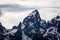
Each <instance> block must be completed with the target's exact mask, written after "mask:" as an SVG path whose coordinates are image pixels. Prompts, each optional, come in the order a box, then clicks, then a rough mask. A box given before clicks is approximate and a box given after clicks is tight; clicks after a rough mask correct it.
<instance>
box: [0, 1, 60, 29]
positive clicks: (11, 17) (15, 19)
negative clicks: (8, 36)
mask: <svg viewBox="0 0 60 40" xmlns="http://www.w3.org/2000/svg"><path fill="white" fill-rule="evenodd" d="M34 9H38V11H39V13H40V16H41V18H42V19H44V20H46V21H47V20H51V19H52V18H53V17H55V16H57V15H60V0H0V10H1V12H2V14H1V13H0V22H1V23H2V24H3V25H4V26H5V27H6V28H8V29H10V28H12V26H14V25H18V24H19V22H20V21H21V22H22V21H23V19H24V18H25V17H26V16H28V14H30V13H31V12H32V11H33V10H34Z"/></svg>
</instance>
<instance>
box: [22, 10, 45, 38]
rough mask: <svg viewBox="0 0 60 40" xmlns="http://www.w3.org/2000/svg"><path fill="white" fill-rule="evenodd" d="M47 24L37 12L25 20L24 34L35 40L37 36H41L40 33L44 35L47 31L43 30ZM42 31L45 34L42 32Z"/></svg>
mask: <svg viewBox="0 0 60 40" xmlns="http://www.w3.org/2000/svg"><path fill="white" fill-rule="evenodd" d="M45 23H46V22H45V21H44V20H41V18H40V14H39V12H38V11H37V10H35V11H33V12H32V13H31V14H29V15H28V16H27V17H26V18H25V19H24V21H23V24H24V25H25V28H24V32H25V34H26V35H27V36H28V37H30V38H33V37H34V36H35V35H37V36H40V35H41V34H40V33H42V34H43V33H44V31H45V30H44V29H43V28H41V27H43V26H44V25H45ZM42 29H43V32H41V31H42Z"/></svg>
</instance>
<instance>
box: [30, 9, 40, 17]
mask: <svg viewBox="0 0 60 40" xmlns="http://www.w3.org/2000/svg"><path fill="white" fill-rule="evenodd" d="M36 14H38V15H39V12H38V10H34V11H33V12H32V13H30V14H29V16H35V15H36ZM39 16H40V15H39Z"/></svg>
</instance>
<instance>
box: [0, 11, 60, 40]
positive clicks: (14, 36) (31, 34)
mask: <svg viewBox="0 0 60 40" xmlns="http://www.w3.org/2000/svg"><path fill="white" fill-rule="evenodd" d="M23 27H24V28H23ZM0 40H60V16H56V17H54V18H52V19H51V20H48V21H47V22H46V21H45V20H44V19H42V18H41V17H40V13H39V11H38V10H34V11H33V12H32V13H30V14H29V15H28V16H27V17H26V18H24V20H23V22H20V23H19V24H18V26H15V25H14V26H13V28H12V29H6V28H4V26H3V25H2V24H1V23H0Z"/></svg>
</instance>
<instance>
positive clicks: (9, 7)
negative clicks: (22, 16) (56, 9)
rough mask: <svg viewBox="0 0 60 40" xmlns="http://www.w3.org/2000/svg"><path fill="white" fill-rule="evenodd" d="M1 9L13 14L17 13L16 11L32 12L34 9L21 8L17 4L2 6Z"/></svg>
mask: <svg viewBox="0 0 60 40" xmlns="http://www.w3.org/2000/svg"><path fill="white" fill-rule="evenodd" d="M0 9H1V10H3V11H11V12H16V11H26V10H31V9H34V8H32V7H26V6H21V5H17V4H12V5H11V4H6V5H0Z"/></svg>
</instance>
